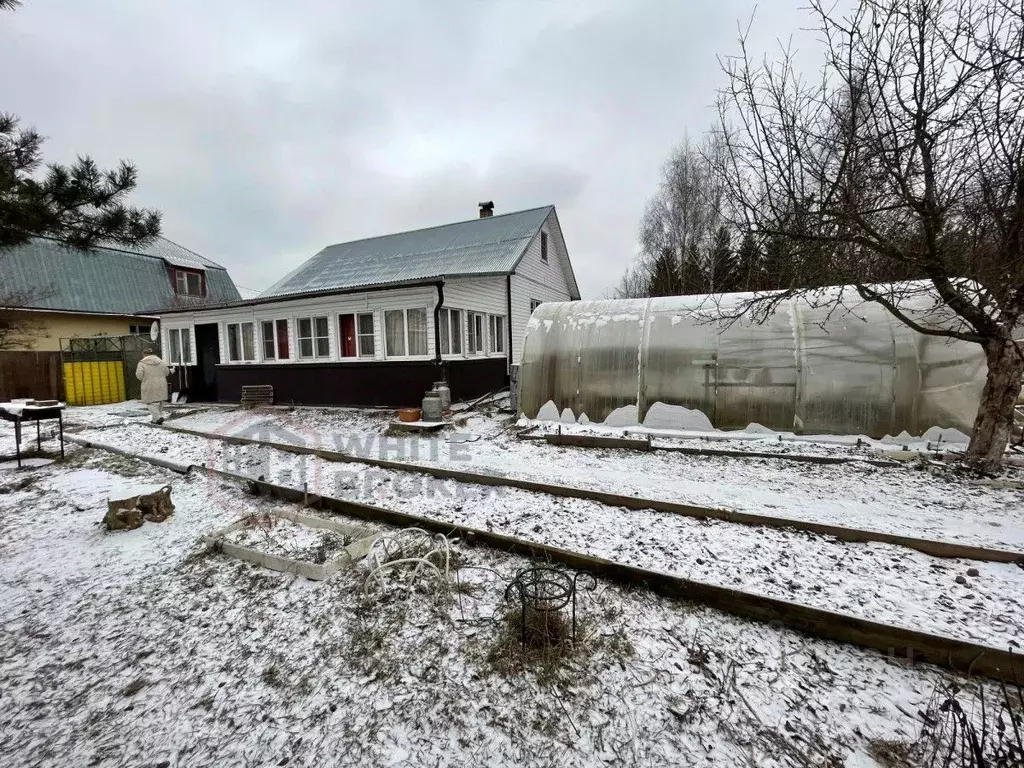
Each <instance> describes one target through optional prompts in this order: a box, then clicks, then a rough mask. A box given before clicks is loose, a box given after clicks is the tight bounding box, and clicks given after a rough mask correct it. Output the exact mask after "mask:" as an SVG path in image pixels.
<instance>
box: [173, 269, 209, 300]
mask: <svg viewBox="0 0 1024 768" xmlns="http://www.w3.org/2000/svg"><path fill="white" fill-rule="evenodd" d="M204 282H205V281H204V280H203V274H202V273H201V272H194V271H192V270H190V269H189V270H187V269H176V270H174V292H175V293H177V294H178V295H179V296H204V295H205V293H204V291H203V288H204V286H203V283H204Z"/></svg>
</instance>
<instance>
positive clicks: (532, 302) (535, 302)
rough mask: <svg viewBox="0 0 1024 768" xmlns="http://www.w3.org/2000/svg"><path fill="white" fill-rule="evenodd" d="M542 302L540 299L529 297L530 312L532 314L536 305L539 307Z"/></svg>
mask: <svg viewBox="0 0 1024 768" xmlns="http://www.w3.org/2000/svg"><path fill="white" fill-rule="evenodd" d="M543 303H544V302H543V301H541V300H540V299H530V314H531V315H532V314H533V310H535V309H536V308H537V307H539V306H540V305H541V304H543Z"/></svg>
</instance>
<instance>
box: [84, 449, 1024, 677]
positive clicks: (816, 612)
mask: <svg viewBox="0 0 1024 768" xmlns="http://www.w3.org/2000/svg"><path fill="white" fill-rule="evenodd" d="M76 442H80V443H82V444H86V445H88V446H89V447H94V448H100V449H103V450H108V451H109V450H111V449H112V446H107V445H103V444H102V443H94V444H89V441H83V440H77V441H76ZM113 452H114V453H117V454H120V455H128V456H131V454H130V453H129V452H127V451H123V450H121V449H117V450H113ZM132 458H135V459H138V460H140V461H144V462H148V463H150V464H154V465H155V466H158V467H164V468H171V467H168V466H167V465H168V464H170V463H171V462H164V461H162V460H159V459H155V458H153V457H148V456H138V455H136V456H132ZM191 470H197V471H199V472H204V473H206V474H207V475H210V476H217V477H220V478H223V479H227V480H231V481H234V482H237V483H239V484H242V485H244V486H245V487H248V488H250V489H255V490H257V491H259V492H260V493H261V494H267V495H270V496H273V497H275V498H280V499H284V500H287V501H291V502H294V503H296V504H301V503H302V502H303V500H304V499H305V497H306V494H305V492H304V491H302V490H300V489H296V488H289V487H287V486H282V485H276V484H274V483H268V482H266V481H263V480H255V479H253V478H251V477H248V476H246V475H240V474H236V473H234V472H227V471H224V470H218V469H210V468H207V467H199V466H195V465H191V466H189V467H188V468H187V471H191ZM175 471H177V470H175ZM318 501H319V503H318V506H319V507H321V508H323V509H327V510H329V511H332V512H337V513H340V514H344V515H348V516H350V517H356V518H359V519H362V520H370V521H374V522H379V523H386V524H388V525H394V526H399V527H410V526H414V527H418V528H423V529H425V530H428V531H433V532H436V533H441V534H444V535H445V536H452V535H455V536H459V537H461V538H463V539H465V540H466V542H467V543H476V542H479V543H481V544H484V545H486V546H489V547H491V548H494V549H497V550H500V551H503V552H508V553H511V554H515V555H521V556H525V557H533V558H541V559H544V560H547V561H549V562H556V563H559V564H561V565H564V566H566V567H568V568H574V569H577V570H585V571H589V572H591V573H594V574H596V575H598V576H601V577H602V578H606V579H608V580H610V581H615V582H618V583H621V584H626V585H630V586H637V585H641V586H645V587H646V588H648V589H650V590H651V591H653V592H655V593H657V594H659V595H662V596H665V597H670V598H674V599H682V600H691V601H693V602H697V603H701V604H704V605H707V606H709V607H711V608H714V609H716V610H720V611H723V612H724V613H729V614H732V615H734V616H738V617H740V618H743V619H751V620H754V621H759V622H764V623H769V624H778V625H779V626H782V627H786V628H788V629H792V630H794V631H797V632H800V633H802V634H805V635H810V636H812V637H819V638H823V639H826V640H834V641H838V642H842V643H847V644H850V645H856V646H860V647H862V648H868V649H871V650H876V651H880V652H882V653H883V654H885V655H886V656H887V657H888V658H890V659H893V660H894V661H899V662H909V663H917V662H928V663H931V664H934V665H936V666H939V667H944V668H946V669H949V670H952V671H953V672H956V673H958V674H961V675H981V676H984V677H989V678H992V679H994V680H1001V681H1006V682H1019V681H1020V680H1021V679H1022V678H1024V657H1021V656H1019V655H1017V654H1014V653H1011V652H1010V651H1004V650H1001V649H999V648H990V647H988V646H985V645H980V644H978V643H972V642H968V641H965V640H956V639H953V638H948V637H941V636H939V635H932V634H929V633H926V632H918V631H916V630H912V629H904V628H901V627H893V626H891V625H888V624H880V623H878V622H874V621H869V620H867V619H861V618H858V617H856V616H849V615H847V614H842V613H836V612H833V611H826V610H824V609H821V608H811V607H809V606H805V605H800V604H799V603H792V602H789V601H786V600H778V599H776V598H770V597H765V596H763V595H757V594H751V593H748V592H743V591H741V590H737V589H732V588H729V587H720V586H717V585H713V584H705V583H704V582H700V581H694V580H692V579H686V578H683V577H679V576H671V575H668V574H665V573H659V572H657V571H651V570H647V569H644V568H638V567H636V566H632V565H624V564H622V563H616V562H613V561H611V560H606V559H604V558H599V557H594V556H592V555H585V554H581V553H579V552H573V551H570V550H565V549H560V548H558V547H552V546H550V545H547V544H539V543H535V542H530V541H524V540H522V539H517V538H515V537H512V536H505V535H503V534H499V533H493V532H491V531H484V530H479V529H476V528H470V527H468V526H464V525H456V524H451V523H445V522H441V521H439V520H433V519H431V518H426V517H420V516H419V515H410V514H407V513H404V512H397V511H395V510H391V509H387V508H385V507H378V506H375V505H372V504H364V503H362V502H357V501H349V500H347V499H336V498H333V497H330V496H323V497H321V498H320V499H319V500H318Z"/></svg>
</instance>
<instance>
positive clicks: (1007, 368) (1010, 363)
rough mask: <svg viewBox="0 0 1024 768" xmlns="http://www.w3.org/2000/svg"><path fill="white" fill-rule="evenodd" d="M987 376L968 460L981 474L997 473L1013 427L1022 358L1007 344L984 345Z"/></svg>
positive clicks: (1011, 345) (1022, 369)
mask: <svg viewBox="0 0 1024 768" xmlns="http://www.w3.org/2000/svg"><path fill="white" fill-rule="evenodd" d="M985 359H986V360H987V361H988V373H987V375H986V377H985V387H984V389H982V391H981V402H980V403H979V404H978V415H977V416H976V417H975V419H974V431H973V433H972V434H971V442H970V445H968V446H967V460H968V461H970V462H971V463H972V464H974V465H975V466H977V467H978V469H980V470H982V471H984V472H990V473H992V472H997V471H998V470H999V465H1000V464H1001V463H1002V460H1003V452H1004V451H1005V450H1006V443H1007V441H1008V440H1009V439H1010V430H1011V429H1012V427H1013V408H1014V406H1015V405H1016V404H1017V398H1018V397H1020V389H1021V379H1022V377H1024V357H1022V356H1021V353H1020V352H1018V350H1017V347H1016V346H1015V345H1014V344H1013V343H1012V342H1009V341H1002V340H997V341H990V342H988V343H987V344H986V345H985Z"/></svg>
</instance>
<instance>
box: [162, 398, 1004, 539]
mask: <svg viewBox="0 0 1024 768" xmlns="http://www.w3.org/2000/svg"><path fill="white" fill-rule="evenodd" d="M392 416H393V413H392V412H390V411H359V410H346V409H316V408H297V409H294V410H284V409H281V410H273V411H269V412H255V411H241V410H237V409H227V408H214V409H210V410H207V411H204V412H202V413H198V414H196V415H192V416H190V415H184V416H182V417H181V418H177V419H175V420H174V421H173V422H170V423H172V424H175V425H179V426H183V427H188V428H190V429H197V430H202V431H209V432H218V433H221V434H241V435H245V436H249V437H256V438H260V439H266V440H271V441H276V442H284V443H296V444H301V445H310V446H313V445H315V446H320V447H328V448H331V449H335V450H341V451H347V452H349V453H352V454H355V455H366V456H373V457H378V458H386V459H392V460H400V461H412V462H419V463H424V464H433V465H440V466H452V467H456V468H461V469H468V470H472V471H476V472H488V473H492V474H498V475H504V476H507V477H520V478H527V479H534V480H542V481H548V482H554V483H560V484H563V485H570V486H575V487H581V488H592V489H598V490H604V491H613V492H615V493H621V494H627V495H635V496H641V497H644V498H651V499H662V500H667V501H675V502H683V503H689V504H694V505H698V506H713V507H722V508H726V509H733V510H738V511H743V512H754V513H760V514H766V515H771V516H774V517H782V518H792V519H795V520H808V521H814V522H823V523H831V524H835V525H843V526H847V527H851V528H862V529H866V530H876V531H883V532H888V533H897V534H902V535H906V536H915V537H919V538H929V539H936V540H941V541H952V542H959V543H965V544H974V545H979V546H989V547H996V548H1005V549H1013V550H1015V551H1021V552H1024V491H1021V490H1020V488H1014V487H991V486H986V485H982V484H980V483H978V482H977V481H975V480H973V479H971V478H969V477H965V476H963V475H962V474H961V473H959V472H957V471H955V470H951V469H944V468H941V467H928V466H925V465H922V464H920V463H910V464H908V465H906V466H904V467H902V468H895V469H891V468H879V467H873V466H871V465H868V464H866V463H859V462H854V463H850V464H841V465H819V464H807V463H799V462H788V461H783V460H778V461H776V460H771V459H748V458H735V457H718V456H689V455H685V454H679V453H671V452H665V451H653V452H651V453H639V452H632V451H624V450H617V449H608V450H601V449H580V448H570V447H559V446H551V445H547V444H546V443H544V442H543V441H536V440H530V441H527V440H519V439H516V437H515V432H516V431H519V430H520V429H522V427H517V426H516V425H515V424H513V423H511V421H510V420H507V419H502V418H501V417H500V416H488V415H480V414H475V415H470V416H469V417H468V419H467V421H466V422H465V423H464V424H463V425H461V426H458V427H456V428H455V429H454V430H452V431H448V432H442V433H441V434H440V435H439V436H437V437H436V438H430V437H428V438H420V437H417V436H401V437H395V436H386V435H384V434H383V433H384V431H385V430H386V429H387V426H388V423H389V421H390V419H391V418H392ZM551 426H552V425H550V424H544V423H539V424H536V427H537V428H538V429H548V428H550V427H551ZM577 429H578V430H583V429H585V428H584V427H582V426H580V425H577ZM709 437H713V438H714V440H713V441H712V440H708V439H705V438H709ZM775 438H777V436H768V437H767V438H766V437H765V436H764V435H762V436H757V435H753V434H749V433H745V434H743V435H740V436H730V435H729V433H717V434H715V435H705V436H704V438H693V439H684V438H681V437H678V436H677V437H674V438H672V439H671V440H670V439H668V438H661V439H662V440H665V441H666V443H667V444H680V445H688V446H691V447H700V446H705V447H711V448H715V449H719V450H722V449H733V450H756V451H779V452H784V451H788V452H793V453H818V454H827V455H838V456H847V457H851V458H855V457H857V456H865V457H875V458H877V457H878V456H879V455H880V454H879V453H878V452H877V450H876V449H877V448H878V447H879V446H880V445H882V444H881V443H877V444H876V443H872V444H868V443H866V442H863V441H862V445H861V446H860V447H858V446H857V445H856V441H855V440H854V441H852V442H850V441H847V442H826V441H825V440H826V438H822V441H821V442H814V441H811V440H810V439H801V440H799V441H795V442H794V441H786V440H784V441H782V442H780V441H779V440H778V439H775ZM827 439H828V440H833V441H835V440H837V438H834V437H832V438H827ZM657 444H658V441H655V445H657ZM885 447H888V448H891V447H892V446H891V445H886V446H885ZM921 447H923V446H921ZM1007 478H1008V479H1010V480H1011V481H1017V482H1019V481H1021V480H1024V472H1021V471H1020V470H1013V469H1009V470H1007Z"/></svg>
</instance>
